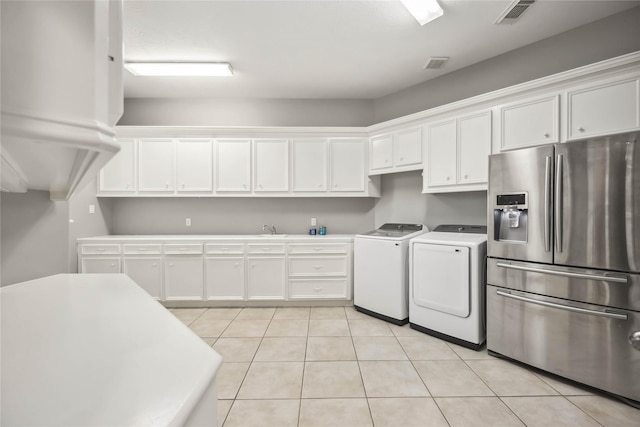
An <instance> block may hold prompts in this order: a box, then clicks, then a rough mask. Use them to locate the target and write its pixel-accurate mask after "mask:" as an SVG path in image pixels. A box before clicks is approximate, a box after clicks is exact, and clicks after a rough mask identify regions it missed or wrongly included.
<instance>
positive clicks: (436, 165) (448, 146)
mask: <svg viewBox="0 0 640 427" xmlns="http://www.w3.org/2000/svg"><path fill="white" fill-rule="evenodd" d="M427 132H428V140H427V147H428V150H429V151H428V154H427V158H428V164H429V170H428V171H427V173H428V175H429V181H428V182H429V186H437V185H453V184H455V183H456V151H457V149H456V121H455V120H451V121H448V122H443V123H438V124H433V125H429V126H428V127H427Z"/></svg>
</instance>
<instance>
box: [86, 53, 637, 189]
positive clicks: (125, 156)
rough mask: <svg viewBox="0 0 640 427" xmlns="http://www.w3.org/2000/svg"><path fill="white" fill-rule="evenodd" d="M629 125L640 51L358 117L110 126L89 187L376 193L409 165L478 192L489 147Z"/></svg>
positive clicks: (432, 185)
mask: <svg viewBox="0 0 640 427" xmlns="http://www.w3.org/2000/svg"><path fill="white" fill-rule="evenodd" d="M638 130H640V52H636V53H633V54H629V55H624V56H621V57H619V58H612V59H610V60H606V61H602V62H599V63H596V64H592V65H589V66H585V67H581V68H578V69H575V70H570V71H566V72H563V73H559V74H555V75H551V76H548V77H544V78H541V79H537V80H534V81H531V82H526V83H522V84H519V85H515V86H511V87H508V88H504V89H500V90H497V91H494V92H490V93H486V94H482V95H478V96H475V97H473V98H468V99H464V100H461V101H456V102H453V103H451V104H447V105H443V106H440V107H436V108H433V109H430V110H426V111H422V112H420V113H415V114H411V115H409V116H405V117H400V118H397V119H393V120H390V121H388V122H384V123H378V124H375V125H372V126H368V127H361V128H249V129H245V128H237V129H236V128H224V129H220V128H215V127H211V128H206V127H205V128H189V127H185V128H172V127H158V128H156V127H131V128H129V127H121V128H118V134H119V136H121V138H119V141H120V142H121V144H122V150H121V152H120V153H119V154H118V155H117V156H116V157H115V158H114V159H113V160H112V161H111V162H109V164H108V165H107V166H106V167H105V168H104V169H103V170H102V172H101V173H100V179H99V191H98V195H99V196H116V197H132V196H137V197H146V196H154V197H156V196H170V197H181V196H197V197H200V196H222V197H225V196H226V197H242V196H253V197H273V196H275V197H338V196H350V197H378V196H380V176H381V175H384V174H389V173H397V172H405V171H411V170H420V169H423V176H424V181H423V182H424V184H423V192H424V193H443V192H456V191H477V190H486V188H487V162H488V156H489V154H491V153H498V152H501V151H507V150H514V149H519V148H524V147H531V146H537V145H544V144H552V143H558V142H560V143H562V142H566V141H571V140H578V139H583V138H590V137H597V136H604V135H608V134H616V133H622V132H632V131H638ZM248 133H249V135H248Z"/></svg>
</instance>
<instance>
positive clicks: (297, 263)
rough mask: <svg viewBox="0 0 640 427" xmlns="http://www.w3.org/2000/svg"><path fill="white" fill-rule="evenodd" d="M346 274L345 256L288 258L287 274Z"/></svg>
mask: <svg viewBox="0 0 640 427" xmlns="http://www.w3.org/2000/svg"><path fill="white" fill-rule="evenodd" d="M325 274H347V258H346V257H317V258H303V257H300V258H289V275H291V276H298V275H299V276H317V275H325Z"/></svg>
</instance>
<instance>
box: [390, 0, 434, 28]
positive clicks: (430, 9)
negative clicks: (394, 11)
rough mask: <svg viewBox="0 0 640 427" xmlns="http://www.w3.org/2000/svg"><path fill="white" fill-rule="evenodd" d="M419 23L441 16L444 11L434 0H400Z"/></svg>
mask: <svg viewBox="0 0 640 427" xmlns="http://www.w3.org/2000/svg"><path fill="white" fill-rule="evenodd" d="M400 1H402V4H403V5H404V7H406V8H407V10H408V11H409V13H411V14H412V15H413V17H414V18H416V21H418V22H419V23H420V25H424V24H426V23H427V22H431V21H433V20H434V19H436V18H439V17H441V16H442V15H443V14H444V11H443V10H442V8H441V7H440V5H439V4H438V2H437V1H436V0H400Z"/></svg>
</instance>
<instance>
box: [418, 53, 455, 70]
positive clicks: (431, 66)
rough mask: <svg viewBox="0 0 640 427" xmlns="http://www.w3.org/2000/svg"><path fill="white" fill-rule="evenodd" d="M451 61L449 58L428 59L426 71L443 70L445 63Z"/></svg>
mask: <svg viewBox="0 0 640 427" xmlns="http://www.w3.org/2000/svg"><path fill="white" fill-rule="evenodd" d="M448 60H449V57H448V56H432V57H430V58H427V63H426V64H425V66H424V69H425V70H436V69H438V68H442V66H443V65H444V63H445V62H447V61H448Z"/></svg>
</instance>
